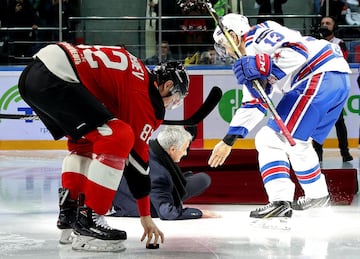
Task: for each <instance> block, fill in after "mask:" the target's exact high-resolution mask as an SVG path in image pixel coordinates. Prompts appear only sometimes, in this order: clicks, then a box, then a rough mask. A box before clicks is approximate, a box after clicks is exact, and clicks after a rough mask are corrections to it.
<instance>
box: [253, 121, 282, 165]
mask: <svg viewBox="0 0 360 259" xmlns="http://www.w3.org/2000/svg"><path fill="white" fill-rule="evenodd" d="M255 146H256V149H257V151H258V160H259V166H260V168H261V167H262V166H265V165H267V164H268V163H272V162H274V161H284V162H288V157H287V154H286V144H285V143H284V142H283V140H282V139H281V137H280V136H279V133H276V132H275V131H273V130H272V129H271V128H269V127H267V126H265V127H263V128H262V129H260V130H259V132H258V133H257V134H256V136H255Z"/></svg>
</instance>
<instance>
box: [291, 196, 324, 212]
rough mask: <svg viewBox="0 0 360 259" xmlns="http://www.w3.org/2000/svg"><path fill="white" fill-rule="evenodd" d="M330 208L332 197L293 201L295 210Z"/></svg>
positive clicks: (304, 198) (301, 198)
mask: <svg viewBox="0 0 360 259" xmlns="http://www.w3.org/2000/svg"><path fill="white" fill-rule="evenodd" d="M329 206H330V196H329V195H328V196H325V197H322V198H318V199H311V198H306V197H305V196H301V197H300V198H299V199H297V200H296V201H293V203H292V204H291V207H292V208H293V209H294V210H307V209H310V208H326V207H329Z"/></svg>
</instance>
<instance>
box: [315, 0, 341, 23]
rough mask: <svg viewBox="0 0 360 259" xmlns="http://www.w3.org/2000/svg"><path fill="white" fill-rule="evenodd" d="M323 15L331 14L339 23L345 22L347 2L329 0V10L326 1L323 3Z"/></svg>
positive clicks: (321, 12) (321, 10) (321, 11)
mask: <svg viewBox="0 0 360 259" xmlns="http://www.w3.org/2000/svg"><path fill="white" fill-rule="evenodd" d="M320 14H321V16H323V17H324V16H331V17H333V18H334V20H335V22H336V23H337V24H344V23H345V14H346V4H345V2H344V1H342V0H329V10H328V11H327V10H326V2H325V1H324V2H323V3H322V6H321V9H320Z"/></svg>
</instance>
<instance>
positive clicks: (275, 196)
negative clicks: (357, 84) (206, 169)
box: [208, 14, 351, 218]
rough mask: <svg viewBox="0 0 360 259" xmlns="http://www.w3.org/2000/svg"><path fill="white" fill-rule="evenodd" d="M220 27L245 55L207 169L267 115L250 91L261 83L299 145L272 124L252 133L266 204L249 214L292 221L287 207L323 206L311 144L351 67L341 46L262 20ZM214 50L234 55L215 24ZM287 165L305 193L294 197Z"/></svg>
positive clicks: (228, 19) (332, 114) (344, 88)
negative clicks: (237, 92) (239, 89)
mask: <svg viewBox="0 0 360 259" xmlns="http://www.w3.org/2000/svg"><path fill="white" fill-rule="evenodd" d="M222 23H223V25H224V26H225V27H226V29H227V30H228V32H229V34H230V36H231V37H232V38H233V40H234V43H235V44H236V46H237V47H238V48H239V51H240V52H241V54H242V55H243V57H241V58H239V59H237V60H236V61H235V63H234V65H233V72H234V74H235V76H236V78H237V81H238V83H239V84H240V85H244V86H245V87H243V95H244V97H243V104H242V106H241V107H240V108H239V109H238V110H237V112H236V114H235V115H234V117H233V119H232V121H231V123H230V127H229V129H228V132H227V134H226V136H225V137H224V138H223V140H222V141H220V142H219V143H218V144H216V146H215V147H214V149H213V151H212V154H211V156H210V158H209V161H208V163H209V165H210V166H211V167H217V166H219V165H222V164H223V163H224V161H225V159H226V158H227V157H228V155H229V154H230V151H231V147H232V145H233V143H234V142H235V140H236V139H237V138H244V137H246V135H247V134H248V132H250V131H251V130H252V129H253V128H254V127H255V126H256V125H257V124H258V123H259V122H260V121H261V120H262V119H263V118H264V116H265V113H266V111H267V105H266V104H265V103H264V102H263V101H262V99H261V96H260V95H259V94H258V92H257V91H256V90H255V89H254V88H253V86H252V80H259V81H260V82H261V83H262V85H263V87H264V89H265V91H266V93H267V94H268V95H269V97H270V98H271V94H272V92H274V91H277V92H279V93H281V94H282V98H281V100H280V101H279V103H278V104H277V107H276V110H277V112H278V114H279V115H280V117H281V119H282V120H283V122H284V123H285V125H286V127H287V128H288V130H289V132H290V133H291V135H292V137H293V138H294V140H295V142H296V145H294V146H291V145H290V144H289V143H288V142H287V140H286V138H285V137H284V136H283V135H282V134H281V132H280V130H279V127H278V126H277V124H276V122H275V121H274V119H269V121H268V123H267V125H266V126H264V127H262V128H261V129H260V130H259V131H258V132H257V134H256V136H255V145H256V149H257V151H258V153H259V157H258V160H259V168H260V173H261V177H262V180H263V182H264V186H265V190H266V192H267V195H268V199H269V204H267V205H266V206H264V207H261V208H258V209H256V210H254V211H251V213H250V217H252V218H271V217H284V218H290V217H291V215H292V209H295V210H303V209H307V208H314V207H325V206H328V205H329V204H330V196H329V192H328V188H327V184H326V181H325V177H324V175H323V174H322V173H321V168H320V164H319V160H318V156H317V154H316V152H315V150H314V148H313V146H312V140H313V139H314V140H315V141H317V142H319V143H323V141H324V140H325V138H326V136H327V135H328V134H329V132H330V130H331V128H332V127H333V126H334V124H335V122H336V120H337V118H338V117H339V114H340V112H341V110H342V108H343V106H344V104H345V101H346V99H347V97H348V94H349V90H350V81H349V75H348V74H349V73H351V71H350V68H349V66H348V64H347V62H346V61H345V59H344V58H343V55H342V52H341V49H340V48H339V46H338V45H335V44H332V43H330V42H328V41H325V40H317V39H315V38H313V37H305V36H302V35H301V34H300V33H299V32H297V31H295V30H292V29H289V28H287V27H284V26H281V25H280V24H278V23H276V22H273V21H267V22H264V23H261V24H257V25H255V26H253V27H250V25H249V23H248V19H247V18H246V17H245V16H242V15H239V14H227V15H225V16H224V17H223V18H222ZM213 37H214V40H215V47H216V48H217V50H218V52H222V53H225V54H227V55H230V56H232V57H234V58H236V56H235V55H234V54H235V53H234V51H233V49H232V48H231V45H230V44H229V43H228V41H227V39H226V38H225V36H224V34H223V33H222V31H221V30H220V28H219V27H217V28H216V29H215V31H214V34H213ZM290 168H291V169H292V170H293V171H294V173H295V175H296V177H297V180H298V181H299V183H300V185H301V187H302V188H303V190H304V193H305V196H303V197H300V198H299V199H296V200H294V192H295V185H294V183H293V182H292V181H291V179H290Z"/></svg>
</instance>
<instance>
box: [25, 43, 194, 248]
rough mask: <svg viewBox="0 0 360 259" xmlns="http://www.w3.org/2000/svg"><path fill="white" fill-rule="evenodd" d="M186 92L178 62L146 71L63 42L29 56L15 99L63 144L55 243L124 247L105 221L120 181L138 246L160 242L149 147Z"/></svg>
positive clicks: (101, 50)
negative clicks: (133, 204)
mask: <svg viewBox="0 0 360 259" xmlns="http://www.w3.org/2000/svg"><path fill="white" fill-rule="evenodd" d="M188 87H189V77H188V74H187V72H186V71H185V69H184V67H183V66H182V65H181V64H180V63H179V62H168V63H164V64H159V65H158V66H155V68H154V69H153V70H149V69H148V68H147V67H145V66H144V65H143V63H142V62H141V61H140V60H139V59H138V58H137V57H135V56H133V55H132V54H130V53H129V52H128V51H126V50H125V49H124V48H122V47H110V46H86V45H77V46H74V45H71V44H69V43H65V42H63V43H58V44H52V45H48V46H46V47H44V48H43V49H41V50H40V51H39V52H38V53H37V54H36V55H35V60H34V61H33V62H32V63H31V64H29V65H28V66H27V67H26V68H25V70H24V71H23V73H22V74H21V76H20V79H19V91H20V94H21V96H22V98H23V99H24V101H25V102H26V103H28V104H29V105H30V107H32V108H33V110H34V111H35V112H36V114H37V115H38V116H39V118H40V119H41V120H42V122H43V123H44V124H45V126H46V127H47V128H48V130H49V131H50V132H51V134H52V136H53V137H54V139H55V140H58V139H60V138H62V137H64V136H66V137H67V139H68V150H69V155H67V156H66V157H65V159H64V161H63V165H62V176H61V177H62V179H61V180H62V187H61V188H60V189H59V206H60V213H59V219H58V222H57V226H58V228H59V229H62V230H63V234H62V236H61V238H60V243H63V244H66V243H71V244H72V248H73V249H75V250H88V251H89V250H90V251H120V250H123V249H124V248H125V247H124V245H123V241H124V240H126V238H127V235H126V232H125V231H122V230H117V229H114V228H111V227H110V226H108V225H107V224H106V221H105V219H104V215H105V214H106V213H107V212H108V210H109V209H110V207H111V204H112V200H113V198H114V195H115V193H116V190H117V188H118V185H119V183H120V180H121V177H122V175H123V174H124V176H125V177H126V179H127V182H128V184H129V188H130V190H131V192H132V194H133V195H134V197H135V198H136V200H137V205H138V209H139V214H140V221H141V224H142V226H143V228H144V234H143V236H142V237H141V241H143V240H145V239H146V240H147V242H146V244H147V245H148V244H150V242H153V243H154V244H155V245H156V244H158V243H159V242H163V241H164V235H163V233H162V232H161V231H160V230H159V229H158V228H157V226H156V225H155V223H154V222H153V220H152V218H151V216H150V199H149V192H150V178H149V175H148V172H149V171H148V140H149V138H150V136H151V134H152V133H153V131H154V130H156V129H157V128H158V127H159V126H160V124H161V123H162V121H163V119H164V115H165V109H166V108H168V109H171V108H173V107H175V106H177V105H179V104H181V102H182V100H183V98H184V97H185V96H186V95H187V93H188ZM71 233H73V234H71ZM70 234H71V235H70Z"/></svg>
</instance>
